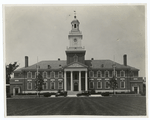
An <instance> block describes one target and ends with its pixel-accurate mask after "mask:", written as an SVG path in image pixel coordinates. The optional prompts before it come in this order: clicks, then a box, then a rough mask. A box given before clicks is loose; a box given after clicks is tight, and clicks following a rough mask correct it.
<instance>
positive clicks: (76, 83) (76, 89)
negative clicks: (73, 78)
mask: <svg viewBox="0 0 150 120" xmlns="http://www.w3.org/2000/svg"><path fill="white" fill-rule="evenodd" d="M74 91H78V82H75V83H74Z"/></svg>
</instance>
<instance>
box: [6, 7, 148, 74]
mask: <svg viewBox="0 0 150 120" xmlns="http://www.w3.org/2000/svg"><path fill="white" fill-rule="evenodd" d="M73 11H76V12H77V19H78V20H79V22H80V30H81V31H82V34H83V40H82V46H85V49H86V55H85V58H86V59H91V58H94V59H96V60H101V59H103V60H104V59H110V60H115V61H116V62H118V63H120V64H123V55H124V54H127V59H128V61H127V64H128V65H130V66H132V67H135V68H138V69H140V72H139V73H140V74H139V76H142V77H144V76H145V8H144V6H34V7H33V6H26V7H25V6H24V7H21V6H17V7H10V6H9V7H5V48H6V50H5V51H6V64H9V63H11V62H12V63H13V62H14V61H18V63H20V67H24V64H25V61H24V57H25V56H28V57H29V65H32V64H35V63H36V62H37V56H38V59H39V61H42V60H57V59H58V58H60V59H61V60H66V54H65V50H66V47H67V46H69V40H68V34H69V31H70V30H71V21H72V20H73V15H74V14H73ZM114 56H115V59H114Z"/></svg>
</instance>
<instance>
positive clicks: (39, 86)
mask: <svg viewBox="0 0 150 120" xmlns="http://www.w3.org/2000/svg"><path fill="white" fill-rule="evenodd" d="M43 84H44V80H43V77H42V75H41V74H38V75H37V76H36V80H35V89H36V90H37V95H39V97H40V92H41V91H42V90H43V88H42V86H43Z"/></svg>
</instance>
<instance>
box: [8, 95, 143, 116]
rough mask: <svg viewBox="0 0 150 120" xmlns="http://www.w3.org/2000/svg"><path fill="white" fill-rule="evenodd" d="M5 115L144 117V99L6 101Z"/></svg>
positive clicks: (65, 98) (86, 98) (91, 98)
mask: <svg viewBox="0 0 150 120" xmlns="http://www.w3.org/2000/svg"><path fill="white" fill-rule="evenodd" d="M7 115H8V116H25V115H28V116H31V115H34V116H35V115H101V116H110V115H111V116H141V115H142V116H145V115H146V99H145V97H99V98H98V97H97V98H96V97H75V98H71V97H70V98H69V97H64V98H63V97H61V98H33V99H7Z"/></svg>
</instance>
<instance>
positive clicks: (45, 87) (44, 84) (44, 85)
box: [42, 82, 48, 90]
mask: <svg viewBox="0 0 150 120" xmlns="http://www.w3.org/2000/svg"><path fill="white" fill-rule="evenodd" d="M42 88H43V90H45V89H48V83H47V82H44V83H43V85H42Z"/></svg>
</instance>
